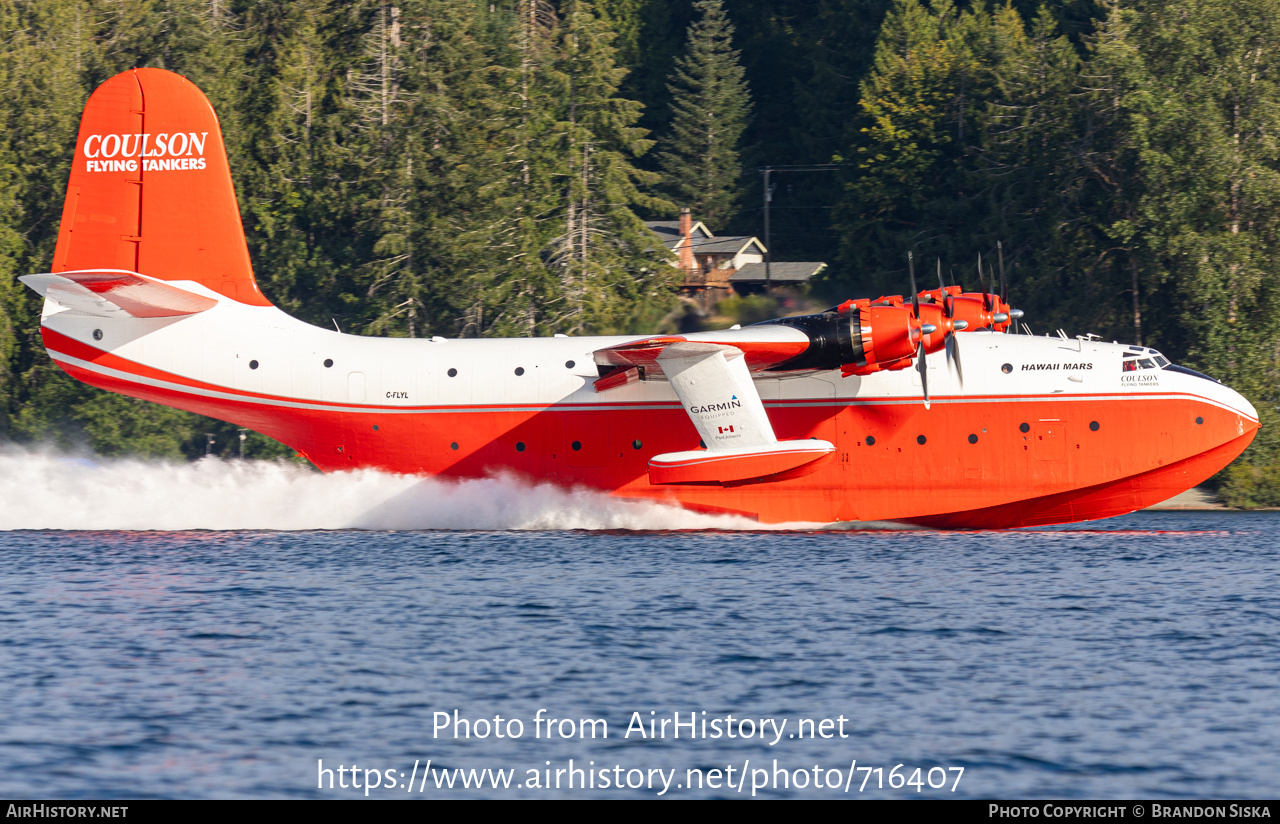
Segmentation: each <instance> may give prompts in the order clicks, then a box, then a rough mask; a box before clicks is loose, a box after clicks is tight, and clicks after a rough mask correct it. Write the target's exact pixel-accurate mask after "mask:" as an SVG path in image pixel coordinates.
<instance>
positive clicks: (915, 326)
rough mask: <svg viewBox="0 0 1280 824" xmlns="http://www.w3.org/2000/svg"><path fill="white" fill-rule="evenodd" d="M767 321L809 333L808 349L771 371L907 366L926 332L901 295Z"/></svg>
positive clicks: (862, 371) (854, 371)
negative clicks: (813, 313) (905, 304)
mask: <svg viewBox="0 0 1280 824" xmlns="http://www.w3.org/2000/svg"><path fill="white" fill-rule="evenodd" d="M765 323H769V324H779V325H782V326H792V327H795V328H797V329H800V330H801V331H803V332H804V333H805V334H806V335H808V337H809V348H808V349H806V350H805V351H804V352H802V353H800V354H799V355H798V356H796V357H794V358H792V359H791V360H789V361H785V362H783V363H780V364H778V365H777V366H774V367H771V368H770V369H769V370H768V371H770V372H804V371H826V370H829V369H839V370H840V371H841V373H842V374H844V375H846V376H847V375H869V374H871V373H872V372H879V371H881V370H886V369H887V370H894V369H905V368H906V367H908V366H910V365H911V362H912V358H913V356H914V355H915V352H916V345H917V344H918V343H919V342H920V339H921V337H922V335H923V332H922V331H921V323H920V321H919V320H918V319H917V318H915V317H914V316H913V315H912V313H911V307H910V306H903V305H902V298H900V297H897V298H881V299H880V300H878V301H874V302H873V301H870V300H866V299H863V300H847V301H845V302H844V303H842V304H840V305H839V306H837V307H835V308H833V309H828V310H827V311H825V312H820V313H818V314H816V315H801V316H799V317H793V318H778V319H777V320H770V321H765Z"/></svg>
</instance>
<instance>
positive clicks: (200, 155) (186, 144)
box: [82, 132, 209, 172]
mask: <svg viewBox="0 0 1280 824" xmlns="http://www.w3.org/2000/svg"><path fill="white" fill-rule="evenodd" d="M208 137H209V133H208V132H199V133H196V132H173V133H169V132H161V133H159V134H154V135H152V134H107V135H101V134H91V135H89V137H88V138H86V139H85V141H84V146H83V147H82V150H83V152H84V156H85V170H86V171H89V172H136V171H138V170H139V169H141V170H142V171H144V172H160V171H179V170H191V169H203V168H205V158H204V144H205V141H206V140H207V139H208Z"/></svg>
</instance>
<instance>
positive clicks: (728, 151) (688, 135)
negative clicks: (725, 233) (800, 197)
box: [658, 0, 751, 227]
mask: <svg viewBox="0 0 1280 824" xmlns="http://www.w3.org/2000/svg"><path fill="white" fill-rule="evenodd" d="M694 8H695V9H697V11H698V13H699V17H698V19H697V20H696V21H695V22H694V23H693V24H692V25H691V26H690V27H689V35H688V45H687V48H686V52H685V54H684V55H683V56H682V57H680V58H678V59H677V60H676V61H675V71H674V72H673V73H672V75H671V78H670V81H669V82H668V84H667V91H668V92H669V93H670V96H671V126H670V130H669V132H668V133H667V134H666V136H665V138H664V139H663V141H662V150H661V151H660V152H659V154H658V161H659V163H660V164H661V166H662V172H663V187H664V190H665V191H666V192H667V193H668V194H669V195H670V197H671V198H672V199H673V200H675V201H677V202H678V203H679V205H680V206H688V207H689V208H690V209H691V210H692V211H693V213H694V214H695V215H696V216H697V218H698V219H699V220H702V221H705V222H706V223H707V224H708V225H710V226H717V227H721V226H725V225H726V224H727V223H728V222H729V219H730V217H732V216H733V214H734V213H735V212H736V210H737V206H738V203H739V201H740V200H741V199H742V189H743V186H742V176H743V175H742V166H741V164H740V162H739V153H740V150H741V148H742V147H741V143H742V135H743V132H744V131H746V128H747V122H748V120H749V119H750V117H751V97H750V93H749V92H748V90H747V83H746V77H745V73H744V71H743V69H742V65H741V63H740V61H739V52H738V51H737V50H735V49H734V48H733V25H732V24H731V23H730V22H729V17H728V15H727V14H726V13H725V10H724V7H723V6H722V5H721V2H720V0H699V2H698V3H696V4H695V5H694Z"/></svg>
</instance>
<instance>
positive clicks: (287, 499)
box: [0, 453, 1280, 799]
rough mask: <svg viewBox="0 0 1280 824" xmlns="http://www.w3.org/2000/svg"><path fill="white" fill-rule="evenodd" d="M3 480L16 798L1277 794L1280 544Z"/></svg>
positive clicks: (3, 610) (533, 494) (542, 498)
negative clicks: (789, 527)
mask: <svg viewBox="0 0 1280 824" xmlns="http://www.w3.org/2000/svg"><path fill="white" fill-rule="evenodd" d="M0 478H3V479H4V480H0V501H2V502H3V503H2V504H0V506H3V510H0V528H3V529H5V530H7V531H4V532H0V694H3V695H4V696H5V698H4V701H3V702H2V703H0V795H2V796H6V797H38V798H45V799H53V798H78V797H243V796H250V797H363V796H364V795H365V794H366V789H365V788H364V785H365V784H367V783H374V782H375V779H374V775H375V772H376V775H377V779H376V782H377V784H378V785H379V786H376V787H373V788H369V789H368V790H367V792H368V795H369V796H370V797H395V798H399V797H410V798H433V797H463V796H498V797H514V796H538V797H553V796H596V797H608V796H616V795H618V794H625V795H629V796H636V797H652V796H656V795H659V794H661V795H663V796H664V797H694V796H697V797H706V796H739V795H740V796H751V795H752V794H753V792H754V794H755V795H756V796H758V797H778V796H792V797H814V798H818V797H833V796H841V797H845V796H847V797H856V796H859V795H862V796H871V797H890V798H896V797H929V798H941V797H976V796H982V797H992V796H998V797H999V796H1002V797H1040V796H1047V797H1064V798H1086V797H1095V798H1111V797H1153V798H1156V797H1158V798H1176V797H1186V798H1207V797H1227V796H1238V797H1270V796H1273V795H1274V793H1275V786H1276V784H1275V775H1276V773H1277V769H1278V768H1280V754H1278V748H1277V747H1276V741H1277V740H1280V721H1278V720H1277V719H1280V689H1277V688H1278V687H1280V677H1278V675H1277V671H1278V669H1280V667H1278V664H1280V643H1278V642H1280V596H1278V595H1277V592H1278V591H1280V588H1278V587H1277V584H1278V583H1280V581H1278V577H1280V576H1278V574H1277V571H1278V570H1280V551H1278V550H1277V546H1276V540H1275V535H1276V530H1277V527H1280V515H1278V514H1273V513H1259V514H1237V513H1225V512H1222V513H1184V512H1145V513H1138V514H1134V515H1130V516H1126V517H1123V518H1117V519H1113V520H1110V521H1105V522H1100V523H1097V524H1093V525H1089V526H1087V527H1083V528H1082V527H1079V526H1076V527H1066V528H1057V529H1039V530H1027V531H1017V532H1004V533H939V532H928V531H917V530H892V529H884V530H865V531H849V532H821V531H806V530H793V531H785V530H784V531H777V530H774V531H761V530H755V529H750V528H745V527H748V526H749V525H748V524H744V523H739V522H736V521H729V520H723V519H715V518H707V517H706V516H699V515H691V514H689V513H681V512H673V511H671V510H667V509H664V508H662V507H656V506H652V505H647V504H645V505H641V504H625V503H620V502H615V501H610V500H608V499H604V498H601V497H599V496H596V495H593V494H590V493H568V492H562V491H557V490H548V489H529V488H525V487H521V486H520V485H519V484H518V483H515V482H514V481H509V480H502V479H497V480H490V481H480V482H475V483H473V484H470V485H461V486H453V487H446V486H444V485H441V484H431V483H425V484H424V483H423V482H418V481H411V480H408V479H398V478H390V477H386V476H376V475H373V474H369V475H353V476H323V477H322V476H316V475H313V474H310V473H306V472H304V471H301V470H296V469H293V468H290V467H279V466H272V465H267V466H261V465H234V464H222V463H217V462H212V463H209V464H204V465H196V466H190V465H183V466H169V465H162V464H131V463H123V462H122V463H112V464H106V463H101V462H85V461H80V462H77V461H71V460H68V459H65V458H59V457H57V456H47V455H46V456H40V455H35V454H30V453H9V454H7V455H4V456H0ZM308 525H310V526H313V527H323V528H324V529H312V530H307V529H304V527H306V526H308ZM145 527H152V528H154V529H156V530H157V531H141V530H143V528H145ZM344 527H346V528H344ZM351 527H360V528H351ZM162 529H163V530H169V531H158V530H162ZM268 530H273V531H268ZM281 530H285V531H281ZM455 710H456V711H457V713H458V715H457V718H458V720H459V721H464V720H465V721H469V722H470V723H469V724H468V725H466V726H465V727H464V726H463V725H461V724H460V725H458V726H457V727H455V726H454V724H453V719H454V716H453V713H454V711H455ZM540 710H541V711H542V712H540ZM495 717H497V718H500V719H501V720H500V721H499V722H498V723H496V724H495V723H494V720H495ZM546 719H556V720H555V722H553V723H551V724H548V723H547V721H546ZM664 720H666V721H667V722H668V723H667V724H666V725H665V728H664V726H663V723H662V722H663V721H664ZM650 721H652V722H653V726H652V727H650V726H649V724H650ZM477 722H481V723H477ZM517 722H518V724H519V725H520V726H519V728H517V726H516V724H517ZM584 722H585V723H584ZM601 722H603V723H601ZM673 722H679V725H678V726H676V725H675V724H674V723H673ZM690 722H693V723H692V725H691V724H690ZM704 722H705V723H706V726H705V727H702V726H701V725H702V724H703V723H704ZM748 722H750V724H749V726H748ZM495 728H496V729H495ZM629 728H630V729H629ZM651 730H652V733H653V735H652V736H650V735H649V733H650V731H651ZM717 730H719V732H720V735H719V737H715V735H714V733H715V732H716V731H717ZM642 731H643V732H642ZM464 732H465V733H466V734H468V735H469V736H470V737H465V736H463V733H464ZM499 732H501V733H502V734H503V737H501V738H499V737H497V734H498V733H499ZM730 732H732V733H733V736H732V737H730V736H729V734H728V733H730ZM482 733H483V734H484V736H485V737H480V736H481V734H482ZM517 733H518V735H517ZM702 733H705V736H706V737H703V734H702ZM748 733H749V734H748ZM455 734H456V735H458V736H459V737H457V738H455V737H454V735H455ZM584 736H585V737H584ZM592 736H594V737H592ZM676 736H678V737H676ZM691 736H692V737H691ZM792 736H794V737H792ZM571 761H572V764H570V762H571ZM428 762H430V763H429V766H428ZM353 764H354V765H356V768H357V773H356V777H355V779H354V782H355V783H357V784H358V785H359V787H360V788H358V789H357V788H356V787H353V786H352V783H353V779H352V776H351V772H350V768H351V767H352V765H353ZM897 765H903V766H902V767H901V768H899V769H898V770H897V771H896V772H895V771H894V768H895V766H897ZM339 767H341V768H342V770H343V772H341V773H339V772H338V768H339ZM877 768H878V769H879V770H880V771H879V772H876V769H877ZM917 768H918V769H919V772H918V773H917V772H915V770H916V769H917ZM961 768H963V772H961ZM326 769H328V770H331V775H332V777H330V775H326V773H325V772H324V770H326ZM473 769H474V770H477V771H479V772H477V773H475V774H473V773H471V772H469V771H470V770H473ZM457 770H461V772H455V771H457ZM485 770H489V771H490V772H488V773H485V772H483V771H485ZM574 770H577V772H574ZM504 777H505V778H504ZM450 778H452V780H453V781H454V786H453V787H452V788H449V787H448V782H449V780H450ZM473 779H476V780H480V781H482V782H484V786H483V787H481V788H478V789H477V788H476V787H474V786H471V787H467V788H464V787H463V786H462V785H463V783H464V781H465V783H471V782H472V780H473ZM850 779H851V780H850ZM900 779H901V780H900ZM331 780H332V781H333V789H329V786H328V782H329V781H331ZM504 780H506V781H508V782H509V784H510V786H508V787H504V786H502V784H503V781H504ZM494 781H497V782H498V787H496V788H495V787H494V786H492V784H493V782H494ZM571 781H576V782H578V783H575V784H574V785H573V787H572V788H570V787H569V786H568V784H569V782H571ZM628 782H630V785H631V786H627V784H628ZM637 782H639V783H640V786H638V787H637V786H636V783H637ZM802 782H803V784H802ZM930 782H932V783H933V785H934V786H930ZM318 783H320V784H323V785H324V786H323V787H318V786H317V784H318ZM344 783H345V784H347V788H346V789H344V788H342V787H341V784H344ZM583 783H585V784H587V785H588V786H587V787H585V788H583V787H580V786H579V785H580V784H583ZM616 783H622V784H623V789H622V790H618V789H615V788H614V785H615V784H616ZM606 784H607V785H608V786H605V785H606ZM831 784H835V785H836V786H835V787H831V786H828V785H831ZM891 784H893V785H894V786H891ZM388 785H390V786H388ZM517 785H521V786H519V787H517ZM530 785H533V786H530ZM547 785H550V786H547ZM953 788H954V789H953Z"/></svg>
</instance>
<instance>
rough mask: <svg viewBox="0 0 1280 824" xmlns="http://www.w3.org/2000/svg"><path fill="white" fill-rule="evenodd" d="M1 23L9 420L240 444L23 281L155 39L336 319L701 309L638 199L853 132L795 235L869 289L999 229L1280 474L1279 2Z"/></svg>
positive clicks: (390, 13) (321, 313)
mask: <svg viewBox="0 0 1280 824" xmlns="http://www.w3.org/2000/svg"><path fill="white" fill-rule="evenodd" d="M730 16H732V19H733V22H734V24H735V25H736V32H735V31H734V26H731V25H730V24H729V18H730ZM0 32H3V35H2V36H3V38H4V48H3V49H0V112H2V113H3V118H4V120H3V122H4V124H5V128H4V129H3V131H0V427H2V428H3V432H4V433H5V434H7V435H8V436H10V437H15V438H23V439H46V440H51V441H59V442H62V443H64V444H67V445H87V446H91V447H92V448H95V449H98V450H101V451H104V452H108V453H117V452H123V451H130V452H141V453H145V454H150V455H170V456H173V455H178V454H182V455H187V456H190V457H194V456H199V455H202V454H204V452H205V448H206V437H207V433H212V434H213V435H214V437H215V444H214V450H215V451H218V452H220V453H221V454H237V453H238V451H239V438H238V435H239V433H238V431H237V430H236V428H235V427H233V426H231V425H229V424H222V423H217V422H212V421H209V420H207V419H203V418H199V417H197V416H194V415H188V414H186V413H180V412H175V411H172V410H166V409H163V408H161V407H157V406H154V405H151V404H146V403H143V402H141V401H134V400H130V399H124V398H118V397H114V396H107V395H105V394H103V393H100V392H98V391H97V390H94V389H91V388H89V387H86V386H84V385H81V384H78V383H76V382H74V381H72V380H70V379H68V378H67V377H66V376H65V375H63V374H62V373H61V372H60V371H59V370H58V369H57V368H56V367H55V366H54V365H53V364H52V363H51V362H50V361H49V359H48V357H47V355H46V354H45V353H44V351H43V347H42V345H41V342H40V339H39V312H40V304H39V301H38V299H36V298H35V296H34V295H32V294H31V292H30V291H29V290H27V289H25V288H21V287H19V286H18V285H17V284H16V283H15V282H14V280H13V279H14V277H15V276H17V275H20V274H23V273H27V272H40V271H46V270H47V269H48V268H49V261H50V259H51V258H52V253H53V246H54V242H55V239H56V235H57V229H58V222H59V220H60V217H61V208H62V199H63V193H64V189H65V186H66V180H67V174H68V169H69V162H70V157H71V152H72V148H73V146H74V140H75V134H76V129H77V124H78V119H79V115H80V112H81V110H82V108H83V104H84V101H85V99H86V98H87V96H88V94H89V93H90V92H91V91H92V89H93V88H95V87H96V85H97V84H98V83H100V82H102V81H103V80H105V79H106V78H108V77H110V76H111V75H113V74H115V73H116V72H118V71H121V70H123V69H125V68H128V67H130V66H144V65H145V66H157V67H162V68H166V69H170V70H173V71H177V72H180V73H182V74H184V75H186V76H188V77H190V78H191V79H192V80H193V81H194V82H195V83H196V84H197V85H198V86H200V87H201V88H202V89H203V90H204V91H205V93H206V94H208V95H209V97H210V99H211V100H212V102H213V103H214V106H215V108H216V109H217V111H218V113H219V117H220V119H221V122H222V125H223V129H224V134H225V137H226V140H227V146H228V150H229V152H230V154H231V165H232V170H233V175H234V177H235V182H236V185H237V195H238V197H239V199H240V206H241V214H242V216H243V218H244V223H245V229H246V235H247V239H248V243H249V248H250V254H251V257H252V259H253V262H254V266H255V270H256V272H257V275H258V278H259V281H260V282H261V284H262V286H263V289H264V291H265V292H266V293H267V295H268V296H269V297H270V298H271V299H272V300H273V301H274V302H276V303H277V304H278V305H280V306H281V307H282V308H283V309H285V310H286V311H288V312H289V313H291V314H293V315H295V316H297V317H299V318H302V319H304V320H307V321H309V322H312V323H316V324H319V325H323V326H325V327H330V326H332V325H333V324H334V323H337V324H338V325H339V326H340V327H341V328H342V329H343V330H344V331H348V332H357V333H363V334H379V335H392V336H424V335H431V334H442V335H451V336H459V335H463V336H479V335H534V334H549V333H552V332H564V333H570V332H625V333H637V334H640V333H645V332H649V331H652V330H653V329H655V328H656V327H657V326H658V325H660V324H662V323H668V324H679V325H684V326H690V327H691V326H693V325H696V324H699V323H701V320H700V319H698V318H696V317H689V318H683V319H681V318H678V317H676V316H675V315H673V314H672V309H673V307H675V306H676V299H675V297H674V293H673V288H672V287H673V280H674V278H675V277H676V275H677V272H676V270H675V269H674V268H673V267H670V266H669V265H668V263H669V261H668V256H667V252H666V250H665V249H663V248H661V246H660V244H658V242H657V241H656V238H655V237H654V236H653V235H652V234H651V233H649V232H647V231H646V230H645V229H644V227H643V225H642V224H641V223H640V220H639V217H638V215H639V214H645V215H652V216H656V215H660V214H670V212H671V210H672V209H673V208H674V206H675V205H676V204H679V205H690V206H692V207H693V208H694V210H695V212H696V214H697V215H698V217H700V218H703V219H705V220H707V221H708V222H709V224H710V225H712V226H713V227H714V228H716V229H717V230H718V231H742V232H759V231H760V230H761V228H762V227H761V222H760V214H759V210H758V209H756V208H754V205H753V204H755V203H758V202H759V198H760V192H759V188H758V183H757V180H758V176H756V175H754V174H744V171H746V170H749V169H750V168H751V167H754V166H757V165H763V164H769V165H784V164H795V163H824V162H830V161H831V160H832V159H837V160H839V161H841V162H842V163H843V164H844V167H843V168H842V169H841V171H840V172H839V173H830V172H818V173H812V174H792V175H785V176H783V175H779V176H778V182H779V184H780V185H779V186H778V188H777V190H776V191H775V193H774V196H773V200H772V219H773V227H772V239H773V246H774V248H773V250H772V251H773V252H774V253H775V260H776V259H787V258H791V259H797V258H807V259H816V260H827V261H828V262H830V263H832V264H833V265H832V266H831V267H830V268H829V269H828V270H827V273H826V275H825V276H824V277H825V282H824V283H823V284H819V290H820V291H825V292H826V293H827V294H828V295H829V296H830V297H832V298H835V299H843V298H846V297H850V296H863V295H875V294H881V293H896V292H900V291H903V289H904V287H905V275H906V272H905V257H906V254H905V253H906V252H907V251H908V250H912V251H914V252H915V253H916V255H917V257H918V258H920V259H921V260H923V261H927V262H928V263H930V264H931V263H932V261H931V260H930V258H933V257H935V256H936V257H939V258H941V259H942V260H943V262H944V265H945V268H946V270H948V271H949V272H950V273H951V276H952V277H954V278H957V279H959V280H960V281H961V282H962V283H963V284H964V285H965V286H974V285H976V280H977V278H976V273H975V269H974V265H975V263H976V260H977V257H978V255H979V254H980V253H981V254H982V255H983V257H984V260H985V261H986V262H987V264H988V267H987V272H990V270H991V269H994V268H995V267H994V266H993V265H992V264H995V263H996V262H997V258H996V244H997V243H1000V244H1001V245H1002V250H1003V261H1004V265H1005V270H1006V272H1007V274H1008V276H1009V281H1010V287H1011V294H1012V297H1013V298H1014V302H1015V303H1016V304H1017V305H1019V306H1020V307H1021V308H1023V309H1025V310H1026V311H1027V315H1028V320H1029V321H1030V322H1031V323H1032V324H1033V325H1034V326H1035V327H1036V328H1038V329H1041V330H1042V331H1043V330H1044V329H1052V328H1056V327H1063V328H1067V329H1070V330H1073V331H1080V332H1089V331H1092V332H1097V333H1099V334H1102V335H1104V336H1105V337H1107V338H1115V339H1128V340H1134V341H1138V342H1143V343H1147V344H1150V345H1153V346H1157V347H1160V348H1161V349H1162V350H1164V351H1165V352H1166V354H1168V355H1170V356H1171V357H1172V358H1174V359H1175V360H1177V361H1182V362H1185V363H1187V364H1188V365H1190V366H1193V367H1195V368H1198V369H1201V370H1204V371H1206V372H1208V373H1209V374H1213V375H1214V376H1216V377H1219V378H1222V379H1223V380H1224V381H1226V382H1227V383H1229V384H1231V385H1232V386H1235V387H1237V388H1239V389H1241V390H1242V391H1243V392H1244V393H1245V394H1246V395H1247V396H1248V397H1249V398H1250V399H1251V400H1252V401H1253V402H1254V404H1255V406H1256V407H1257V408H1258V409H1259V410H1260V413H1261V414H1262V416H1263V421H1264V425H1263V430H1262V432H1261V433H1260V434H1259V436H1258V438H1257V439H1256V441H1255V443H1254V445H1253V446H1251V447H1250V449H1249V450H1248V451H1247V452H1246V454H1245V456H1244V458H1243V459H1242V462H1241V463H1240V464H1239V465H1238V467H1237V468H1235V469H1232V470H1231V473H1230V474H1228V475H1226V476H1224V477H1223V479H1222V489H1223V491H1224V494H1225V495H1227V496H1228V498H1229V499H1230V500H1232V501H1237V502H1245V503H1242V504H1241V505H1263V504H1267V503H1268V502H1271V501H1272V498H1270V497H1268V496H1270V495H1274V494H1277V493H1275V492H1274V490H1275V489H1276V488H1278V486H1280V480H1278V479H1277V470H1276V469H1274V467H1276V466H1277V465H1280V433H1277V435H1276V436H1275V437H1272V435H1271V431H1272V430H1273V429H1276V426H1275V424H1276V423H1280V421H1277V420H1276V414H1275V412H1274V410H1275V409H1276V408H1277V406H1280V388H1277V387H1280V306H1277V300H1278V298H1280V294H1278V293H1277V289H1280V281H1278V280H1277V278H1276V276H1275V271H1276V269H1277V261H1278V260H1280V208H1277V207H1280V202H1277V198H1278V195H1277V192H1280V143H1277V141H1276V139H1275V135H1277V134H1280V0H1240V1H1239V2H1230V3H1229V2H1226V0H1186V2H1182V3H1177V4H1168V3H1157V2H1155V0H1098V1H1097V2H1093V0H1070V2H1066V3H1058V4H1052V5H1045V6H1043V7H1040V6H1037V5H1036V4H1035V3H1033V2H1031V0H1018V2H1013V3H1011V4H992V5H988V4H983V3H975V2H971V1H970V0H697V2H694V0H679V2H675V3H668V2H663V1H662V0H556V2H554V3H553V2H548V0H500V2H497V3H488V2H485V3H479V2H475V0H394V1H393V0H353V2H349V3H336V2H332V0H113V1H112V2H110V3H104V2H95V1H94V0H41V1H40V2H36V0H0ZM735 45H736V46H737V49H735V48H734V46H735ZM748 87H749V88H750V89H751V93H750V95H749V94H748V91H747V89H748ZM650 131H652V132H653V133H654V134H657V135H658V136H660V137H661V142H660V144H659V145H658V146H657V148H658V149H659V150H660V151H656V152H651V151H650V149H651V146H653V143H652V141H651V139H650V134H649V132H650ZM655 190H661V191H662V192H663V193H664V195H665V197H657V196H655ZM672 201H674V203H673V202H672ZM833 205H834V206H835V207H836V208H834V209H831V208H830V207H832V206H833ZM930 268H931V267H930ZM721 311H722V312H727V313H729V314H730V316H731V317H732V318H733V319H734V320H737V321H739V322H750V321H751V320H754V319H756V318H757V317H759V316H761V315H763V314H768V313H770V312H771V311H772V310H770V309H769V307H768V306H766V305H764V304H762V303H760V301H759V300H758V299H755V298H746V299H740V300H739V299H732V300H730V301H726V302H725V304H724V305H722V307H721ZM246 449H247V452H248V454H251V455H252V454H259V455H268V454H280V453H282V452H285V451H287V450H284V448H283V447H280V446H279V445H274V444H272V443H270V442H268V441H266V440H265V439H261V437H260V436H257V435H253V436H250V438H249V439H248V440H246Z"/></svg>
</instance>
